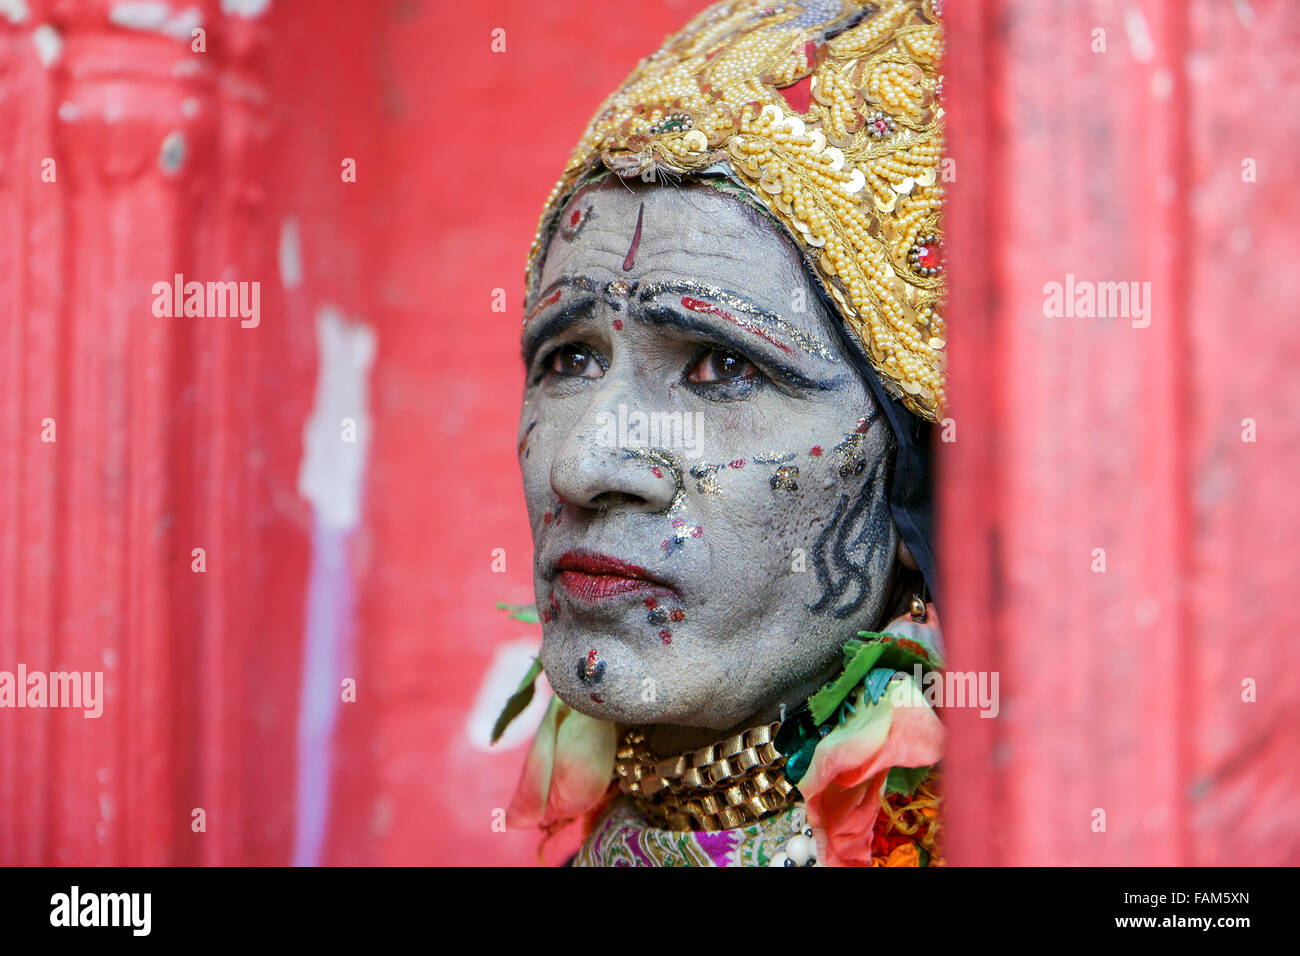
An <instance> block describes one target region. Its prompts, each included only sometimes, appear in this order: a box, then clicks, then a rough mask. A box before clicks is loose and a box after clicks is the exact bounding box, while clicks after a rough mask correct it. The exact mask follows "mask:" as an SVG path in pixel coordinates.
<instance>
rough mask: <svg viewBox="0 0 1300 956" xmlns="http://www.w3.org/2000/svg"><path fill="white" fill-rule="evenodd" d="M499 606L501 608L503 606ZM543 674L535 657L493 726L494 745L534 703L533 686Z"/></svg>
mask: <svg viewBox="0 0 1300 956" xmlns="http://www.w3.org/2000/svg"><path fill="white" fill-rule="evenodd" d="M497 606H498V607H501V605H497ZM521 620H522V618H521ZM541 672H542V662H541V661H539V660H538V659H537V658H535V657H534V658H533V666H532V667H530V668H528V673H527V674H525V675H524V679H523V680H521V681H520V682H519V689H518V690H516V691H515V692H514V693H513V694H511V695H510V699H509V700H508V701H506V706H505V708H504V709H503V710H502V711H501V715H500V716H499V717H497V722H496V723H495V724H493V725H492V743H496V742H497V741H498V740H500V739H501V735H502V734H504V733H505V732H506V728H507V727H509V726H510V724H511V722H512V721H513V720H514V719H515V718H516V717H518V716H519V715H520V714H522V713H523V712H524V709H525V708H526V707H527V706H528V705H529V704H531V703H532V702H533V685H534V684H535V683H536V682H537V675H538V674H540V673H541Z"/></svg>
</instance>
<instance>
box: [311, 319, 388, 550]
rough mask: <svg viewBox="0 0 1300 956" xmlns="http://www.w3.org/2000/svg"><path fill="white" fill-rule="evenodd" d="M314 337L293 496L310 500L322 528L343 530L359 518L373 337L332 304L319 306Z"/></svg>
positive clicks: (374, 345) (368, 431) (350, 526)
mask: <svg viewBox="0 0 1300 956" xmlns="http://www.w3.org/2000/svg"><path fill="white" fill-rule="evenodd" d="M316 338H317V343H318V344H319V346H320V370H319V371H318V372H317V373H316V403H315V407H313V408H312V412H311V416H310V417H309V418H308V419H307V424H306V425H304V426H303V430H302V444H303V454H302V464H301V465H300V466H299V468H298V494H300V495H302V496H303V497H304V498H306V499H307V500H308V501H310V502H311V504H312V506H313V508H314V509H315V511H316V515H317V518H318V519H319V520H320V522H321V524H322V526H324V527H325V528H327V529H335V530H341V531H346V530H349V529H352V528H355V527H356V526H357V523H358V521H359V520H360V517H361V490H362V479H363V478H364V477H365V466H366V453H367V451H368V450H369V448H370V428H371V422H370V411H369V408H368V407H367V402H368V398H369V378H370V366H371V364H372V363H373V362H374V360H375V347H376V340H375V333H374V331H373V330H372V329H371V328H370V327H369V326H367V325H364V324H363V323H361V322H349V321H347V320H346V319H345V318H344V317H343V314H342V313H341V312H339V310H338V309H336V308H334V307H333V306H331V305H323V306H321V308H320V311H319V312H318V313H317V314H316ZM345 419H351V420H352V422H353V423H355V425H354V431H355V436H354V437H355V439H356V440H355V441H346V440H345V436H344V421H345Z"/></svg>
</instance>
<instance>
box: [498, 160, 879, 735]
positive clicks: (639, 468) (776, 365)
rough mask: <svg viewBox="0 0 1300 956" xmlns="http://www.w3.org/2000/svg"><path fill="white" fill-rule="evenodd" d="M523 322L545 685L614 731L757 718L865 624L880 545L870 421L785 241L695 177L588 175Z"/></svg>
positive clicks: (874, 417)
mask: <svg viewBox="0 0 1300 956" xmlns="http://www.w3.org/2000/svg"><path fill="white" fill-rule="evenodd" d="M525 318H526V324H525V328H524V335H523V345H524V356H525V361H526V363H527V376H528V379H527V389H526V391H525V396H524V405H523V413H522V415H521V417H520V423H519V455H520V465H521V467H522V470H523V476H524V491H525V495H526V497H527V501H528V510H529V517H530V521H531V524H532V530H533V541H534V545H535V559H534V582H535V586H536V590H537V601H538V608H539V609H540V613H541V615H542V621H543V628H542V630H543V646H542V664H543V665H544V666H545V668H546V673H547V677H548V678H549V680H550V682H551V685H552V687H553V688H554V689H555V691H556V692H557V693H558V694H559V695H560V697H561V698H562V699H563V700H564V701H565V702H566V703H568V704H570V705H571V706H572V707H574V708H575V709H577V710H580V711H582V712H584V713H587V714H590V715H592V716H594V717H599V718H602V719H605V720H616V721H619V722H622V723H628V724H641V725H645V724H669V725H678V726H682V727H691V728H709V729H716V730H727V729H730V728H733V727H736V726H738V725H740V724H742V723H743V722H745V721H746V720H749V719H751V718H755V719H768V717H767V715H768V714H769V713H772V712H774V711H775V710H776V708H777V706H778V705H779V704H780V703H783V702H791V701H793V700H794V699H796V698H797V697H799V696H802V695H803V694H804V693H806V692H807V690H808V689H811V687H814V686H815V685H816V683H817V682H819V681H820V680H821V679H823V678H824V677H825V673H826V670H827V668H828V667H832V666H833V665H834V664H835V662H836V661H837V660H838V659H839V655H840V649H841V647H842V646H843V644H844V642H845V641H846V640H848V639H850V638H851V637H853V636H854V633H855V632H856V631H857V630H860V629H862V628H864V627H869V626H871V625H873V624H874V623H875V622H876V620H877V618H878V616H879V614H880V612H881V607H882V604H883V601H884V596H885V593H886V591H887V589H888V586H889V584H890V576H891V574H892V571H893V567H894V557H895V553H896V547H897V530H896V529H895V527H894V524H893V520H892V518H891V515H890V511H889V505H888V481H889V478H888V476H889V473H890V459H891V456H892V453H893V438H892V434H891V433H890V430H889V425H888V423H887V422H886V421H885V419H884V416H883V415H882V414H881V412H880V410H879V408H878V406H877V405H876V403H875V402H874V400H873V398H872V397H871V392H870V389H869V387H868V386H867V385H866V383H865V382H864V381H863V380H862V378H861V377H860V375H859V374H858V373H857V372H856V371H855V368H854V367H853V365H852V364H851V363H850V361H849V359H848V356H847V355H846V353H845V352H844V350H843V346H842V344H841V341H840V338H839V337H838V336H837V334H836V332H835V328H834V326H833V325H832V321H833V320H832V318H831V316H830V315H828V313H827V312H826V310H825V308H824V306H823V305H822V303H821V301H820V300H819V299H818V297H817V295H816V294H815V292H814V290H813V287H812V286H811V285H810V284H809V280H808V278H807V277H806V275H805V273H804V270H803V268H802V266H801V264H800V262H799V260H798V258H797V256H796V253H795V252H794V250H793V248H792V247H791V245H790V244H789V242H788V240H787V239H786V238H785V237H784V236H783V235H782V234H781V233H780V232H779V231H778V230H777V228H776V227H775V226H773V225H771V224H769V223H767V222H765V221H763V220H762V219H761V217H759V216H757V215H756V214H755V213H754V212H753V211H752V210H750V209H747V208H746V207H745V206H743V205H742V204H741V203H740V202H739V201H738V200H736V199H734V198H732V197H729V196H725V195H721V194H719V193H717V192H716V191H714V190H712V189H707V188H699V187H696V188H665V187H662V186H654V185H650V186H638V187H637V188H631V187H629V186H627V185H624V184H622V183H620V182H617V181H611V182H605V183H602V184H600V185H597V186H593V187H589V188H588V189H586V190H584V191H583V192H580V193H579V194H578V195H576V196H575V197H574V198H573V199H572V200H571V201H570V202H569V204H568V206H567V207H566V209H565V210H564V211H563V213H562V218H561V220H560V227H559V229H558V230H557V232H556V234H555V237H554V239H553V240H552V242H551V244H550V246H549V248H548V250H547V257H546V260H545V263H544V268H543V272H542V277H541V283H540V292H539V294H538V295H537V296H536V298H535V300H534V301H533V302H532V303H530V309H529V312H528V313H527V315H526V316H525ZM796 691H797V693H796Z"/></svg>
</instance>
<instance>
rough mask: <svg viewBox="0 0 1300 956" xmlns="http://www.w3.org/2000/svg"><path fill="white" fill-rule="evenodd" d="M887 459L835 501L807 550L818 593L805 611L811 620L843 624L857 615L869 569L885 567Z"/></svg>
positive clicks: (869, 580)
mask: <svg viewBox="0 0 1300 956" xmlns="http://www.w3.org/2000/svg"><path fill="white" fill-rule="evenodd" d="M890 457H891V456H889V455H882V456H881V457H880V458H879V459H878V460H877V462H876V467H875V468H874V469H873V470H872V472H871V478H870V479H869V480H868V481H867V483H866V484H865V485H864V486H863V488H862V489H861V491H859V492H858V494H857V495H856V496H851V495H848V494H843V495H840V500H839V502H838V503H837V504H836V506H835V513H834V514H833V515H832V516H831V520H830V522H829V523H828V524H827V525H826V527H825V528H824V529H823V530H822V533H821V534H820V535H818V536H817V541H816V542H815V543H814V544H813V547H812V559H813V571H814V572H815V573H816V575H817V583H818V584H819V585H821V588H822V594H821V597H820V598H819V599H818V600H817V603H816V604H810V605H808V610H809V611H811V612H812V613H814V614H827V613H829V614H830V616H831V617H833V618H835V619H836V620H843V619H844V618H846V617H849V616H851V615H853V614H855V613H857V611H858V610H859V609H860V608H861V607H862V602H863V601H865V600H866V599H867V597H868V596H869V595H870V594H871V591H872V573H873V568H872V565H875V566H876V568H875V570H877V571H879V570H883V569H887V568H888V567H889V560H888V559H889V556H888V555H886V554H883V553H882V552H883V550H884V548H885V547H886V545H887V544H888V542H889V526H888V523H889V509H888V508H886V507H883V506H882V504H883V502H884V500H885V496H886V495H887V493H888V483H887V481H886V475H888V474H889V464H890V461H889V459H890Z"/></svg>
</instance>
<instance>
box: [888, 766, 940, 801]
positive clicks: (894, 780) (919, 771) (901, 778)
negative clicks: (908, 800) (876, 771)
mask: <svg viewBox="0 0 1300 956" xmlns="http://www.w3.org/2000/svg"><path fill="white" fill-rule="evenodd" d="M929 773H930V768H929V767H890V768H889V776H888V777H886V778H885V793H901V794H903V795H904V796H908V797H910V796H911V795H912V794H914V793H915V792H916V788H917V787H919V786H920V785H921V784H922V783H923V782H924V781H925V778H926V777H927V776H928V775H929Z"/></svg>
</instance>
